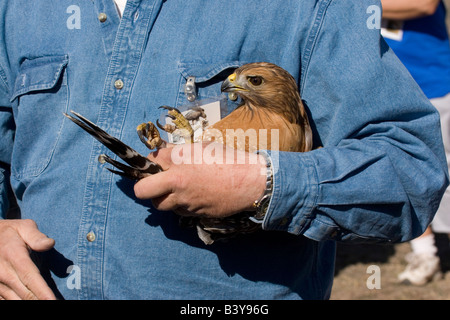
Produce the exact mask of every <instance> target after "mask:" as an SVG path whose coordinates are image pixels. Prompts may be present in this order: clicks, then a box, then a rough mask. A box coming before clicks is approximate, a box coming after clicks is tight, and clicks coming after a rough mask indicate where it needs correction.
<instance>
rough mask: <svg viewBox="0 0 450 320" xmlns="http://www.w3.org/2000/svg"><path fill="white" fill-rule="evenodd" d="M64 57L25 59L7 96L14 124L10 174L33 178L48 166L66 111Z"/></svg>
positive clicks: (65, 58) (66, 95) (67, 94)
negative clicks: (9, 98)
mask: <svg viewBox="0 0 450 320" xmlns="http://www.w3.org/2000/svg"><path fill="white" fill-rule="evenodd" d="M67 64H68V56H66V55H62V56H45V57H39V58H35V59H25V60H24V61H23V62H22V64H21V66H20V69H19V74H18V76H17V78H16V82H15V86H14V93H13V96H12V97H11V102H13V109H14V119H15V122H16V135H15V141H14V149H13V154H12V174H13V176H14V177H15V178H17V179H23V178H26V177H32V176H37V175H39V174H41V173H42V171H44V169H45V168H46V167H47V166H48V165H49V163H50V160H51V158H52V155H53V152H54V150H55V148H56V145H57V142H58V139H59V136H60V134H61V130H62V124H63V118H64V117H63V116H62V112H66V111H67V107H68V101H69V90H68V85H67V70H66V67H67Z"/></svg>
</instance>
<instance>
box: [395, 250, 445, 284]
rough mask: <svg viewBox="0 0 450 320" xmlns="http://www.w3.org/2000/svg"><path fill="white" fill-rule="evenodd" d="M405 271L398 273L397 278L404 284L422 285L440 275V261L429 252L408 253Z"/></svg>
mask: <svg viewBox="0 0 450 320" xmlns="http://www.w3.org/2000/svg"><path fill="white" fill-rule="evenodd" d="M405 260H406V261H407V262H408V265H407V266H406V269H405V271H403V272H402V273H400V274H399V275H398V280H399V281H400V282H401V283H404V284H412V285H415V286H423V285H425V284H427V283H428V282H430V281H431V280H433V279H437V278H439V277H442V273H441V268H440V261H439V258H438V257H437V256H435V255H434V254H429V253H414V252H411V253H408V254H407V255H406V257H405Z"/></svg>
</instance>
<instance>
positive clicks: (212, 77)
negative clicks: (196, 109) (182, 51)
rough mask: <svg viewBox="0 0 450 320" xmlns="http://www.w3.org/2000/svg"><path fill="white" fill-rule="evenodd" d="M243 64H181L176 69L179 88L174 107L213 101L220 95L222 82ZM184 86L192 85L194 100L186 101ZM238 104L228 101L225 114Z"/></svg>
mask: <svg viewBox="0 0 450 320" xmlns="http://www.w3.org/2000/svg"><path fill="white" fill-rule="evenodd" d="M243 64H245V62H241V61H232V62H224V63H216V64H206V63H195V62H194V63H190V62H182V63H180V64H179V66H178V69H179V71H180V74H181V81H180V87H179V90H178V96H177V102H176V107H177V108H179V107H181V106H185V105H189V104H192V105H195V104H196V102H198V101H200V100H205V99H214V98H217V97H219V96H220V95H221V92H220V86H221V85H222V82H223V81H224V80H225V79H226V78H227V77H228V76H229V75H230V74H231V73H233V71H234V69H236V68H239V67H240V66H241V65H243ZM186 84H190V85H193V86H194V87H193V92H192V93H191V94H193V95H194V99H192V98H191V99H188V98H189V95H188V94H187V92H186ZM238 104H239V100H236V101H231V100H229V99H228V102H227V110H224V113H225V114H222V117H223V116H225V115H226V114H227V113H230V112H231V111H233V110H234V109H236V107H237V106H238Z"/></svg>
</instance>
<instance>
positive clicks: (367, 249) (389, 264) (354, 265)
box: [331, 234, 450, 300]
mask: <svg viewBox="0 0 450 320" xmlns="http://www.w3.org/2000/svg"><path fill="white" fill-rule="evenodd" d="M436 244H437V245H438V248H439V256H440V258H441V269H442V271H443V277H442V278H441V279H439V280H434V281H432V282H430V283H428V284H427V285H425V286H422V287H416V286H411V285H404V284H399V283H398V282H397V275H398V274H399V273H400V272H402V271H403V270H404V269H405V267H406V262H405V260H404V257H405V255H406V254H407V253H408V252H410V245H409V243H401V244H396V245H344V244H339V245H338V251H337V260H336V276H335V280H334V286H333V290H332V292H331V300H449V299H450V246H449V242H448V238H447V236H446V235H442V234H441V235H440V234H437V235H436ZM370 266H376V267H370ZM378 275H379V277H378V278H375V276H378ZM368 280H369V281H368ZM368 282H369V286H371V287H372V289H369V288H368V286H367V283H368ZM376 284H379V287H380V288H379V289H377V288H376V286H375V285H376Z"/></svg>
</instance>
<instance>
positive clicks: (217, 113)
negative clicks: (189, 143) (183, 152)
mask: <svg viewBox="0 0 450 320" xmlns="http://www.w3.org/2000/svg"><path fill="white" fill-rule="evenodd" d="M226 102H227V100H226V98H224V97H220V98H217V99H207V100H200V101H196V103H195V105H194V104H190V105H184V106H181V107H178V108H177V109H178V110H179V111H180V112H181V113H182V114H183V115H184V116H185V117H186V118H187V119H188V121H189V124H190V125H191V127H192V129H193V130H194V141H195V142H197V141H200V140H201V138H202V135H203V131H204V130H205V129H206V128H208V127H209V126H211V125H213V124H214V123H216V122H218V121H220V120H221V119H222V115H223V112H224V110H226ZM224 104H225V106H224ZM166 115H167V113H164V114H162V115H161V119H160V123H161V124H163V125H164V124H173V122H172V119H170V118H169V117H167V116H166ZM167 136H168V142H169V143H174V144H182V143H184V142H185V141H184V138H183V137H182V132H179V131H178V129H177V130H175V131H174V132H172V133H168V134H167Z"/></svg>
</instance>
